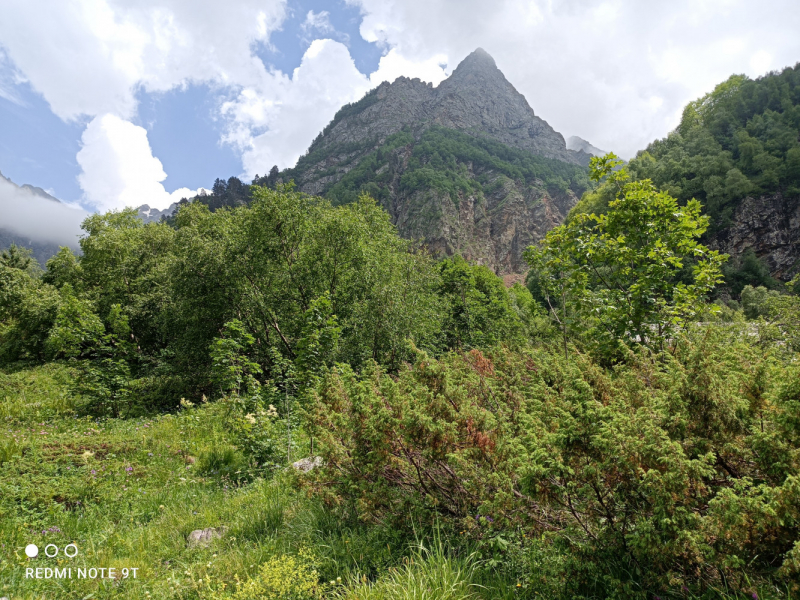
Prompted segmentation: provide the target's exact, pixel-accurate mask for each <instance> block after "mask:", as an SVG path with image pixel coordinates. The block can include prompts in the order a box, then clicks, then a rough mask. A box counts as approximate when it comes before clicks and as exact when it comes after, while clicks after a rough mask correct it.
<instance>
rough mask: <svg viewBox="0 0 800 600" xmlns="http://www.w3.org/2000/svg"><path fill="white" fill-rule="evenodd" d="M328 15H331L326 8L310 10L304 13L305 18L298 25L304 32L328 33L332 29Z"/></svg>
mask: <svg viewBox="0 0 800 600" xmlns="http://www.w3.org/2000/svg"><path fill="white" fill-rule="evenodd" d="M330 16H331V15H330V13H329V12H328V11H327V10H323V11H320V12H318V13H315V12H314V11H313V10H310V11H308V14H307V15H306V20H305V21H303V23H302V24H301V25H300V28H301V29H302V30H303V32H304V33H306V34H308V33H312V32H315V31H316V32H319V33H330V32H331V31H333V25H331V19H330Z"/></svg>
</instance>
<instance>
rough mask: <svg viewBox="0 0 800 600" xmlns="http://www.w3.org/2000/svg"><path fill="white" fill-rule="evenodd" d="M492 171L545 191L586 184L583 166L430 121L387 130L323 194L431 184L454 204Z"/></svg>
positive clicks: (343, 199)
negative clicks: (418, 129) (417, 129)
mask: <svg viewBox="0 0 800 600" xmlns="http://www.w3.org/2000/svg"><path fill="white" fill-rule="evenodd" d="M406 159H407V161H406ZM497 174H502V175H505V176H506V177H508V178H510V179H512V180H515V181H518V182H520V183H521V185H523V186H534V185H538V186H542V187H546V188H547V189H548V190H550V192H551V193H558V192H566V191H567V190H568V189H570V190H572V191H573V192H574V193H575V194H577V195H578V196H580V195H581V194H582V193H583V192H584V191H585V190H586V189H587V188H588V187H589V178H588V176H587V173H586V169H584V168H583V167H580V166H577V165H571V164H568V163H564V162H561V161H558V160H554V159H549V158H544V157H541V156H537V155H534V154H531V153H530V152H528V151H526V150H519V149H516V148H512V147H510V146H506V145H505V144H501V143H500V142H496V141H494V140H491V139H488V138H485V137H478V136H472V135H469V134H466V133H462V132H460V131H456V130H454V129H446V128H443V127H431V128H429V129H426V130H425V131H424V132H422V133H421V134H418V135H416V136H415V135H414V134H413V133H412V132H410V131H403V132H400V133H397V134H395V135H392V136H389V137H388V138H387V139H386V140H385V142H384V143H383V144H382V145H381V146H380V147H378V148H377V149H376V150H375V151H373V152H370V153H369V154H367V155H366V156H365V157H364V158H363V159H361V160H360V161H359V163H358V165H357V166H356V167H355V168H354V169H352V170H351V171H348V172H347V174H346V175H345V176H344V177H342V178H341V179H340V180H339V181H338V182H337V183H336V184H335V185H333V186H332V187H331V188H330V190H328V191H326V193H325V195H326V196H327V197H328V198H330V199H331V200H332V201H333V202H334V204H345V203H347V202H352V201H354V200H355V199H356V198H357V197H358V196H359V194H362V193H369V194H370V195H372V196H373V197H375V198H377V199H380V200H385V199H387V198H388V197H389V193H390V189H389V186H390V185H395V186H396V188H397V189H396V190H395V191H397V192H401V193H403V194H405V195H409V196H410V195H412V194H414V193H415V192H419V191H426V190H434V191H436V192H439V193H441V194H447V195H449V196H450V198H451V199H452V200H453V201H454V202H455V203H456V204H458V201H459V198H460V197H461V196H463V195H468V194H472V195H476V196H482V195H483V194H484V193H485V192H488V191H491V187H490V186H491V185H492V184H491V183H490V181H491V182H496V179H497V177H496V176H497ZM495 184H496V183H495Z"/></svg>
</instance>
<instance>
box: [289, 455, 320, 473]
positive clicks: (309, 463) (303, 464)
mask: <svg viewBox="0 0 800 600" xmlns="http://www.w3.org/2000/svg"><path fill="white" fill-rule="evenodd" d="M321 466H322V457H321V456H315V457H314V458H311V457H310V456H309V457H308V458H303V459H300V460H298V461H297V462H293V463H292V468H294V469H296V470H298V471H301V472H302V473H308V472H309V471H311V470H313V469H315V468H316V467H321Z"/></svg>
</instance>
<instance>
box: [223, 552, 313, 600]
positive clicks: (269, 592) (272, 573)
mask: <svg viewBox="0 0 800 600" xmlns="http://www.w3.org/2000/svg"><path fill="white" fill-rule="evenodd" d="M313 562H314V556H313V555H312V554H311V553H309V552H308V551H302V550H301V552H300V553H299V554H298V555H297V556H292V555H283V556H276V557H273V558H270V559H269V560H268V561H266V562H265V563H263V564H262V565H261V566H260V567H259V569H258V573H257V574H256V576H255V577H252V578H251V579H248V580H247V581H244V582H240V583H238V585H237V586H236V591H235V592H233V594H230V595H223V594H218V595H216V596H215V600H216V599H222V598H230V599H231V600H313V599H315V598H322V597H323V595H322V592H323V588H322V586H320V584H319V576H318V574H317V571H316V569H315V568H314V566H313Z"/></svg>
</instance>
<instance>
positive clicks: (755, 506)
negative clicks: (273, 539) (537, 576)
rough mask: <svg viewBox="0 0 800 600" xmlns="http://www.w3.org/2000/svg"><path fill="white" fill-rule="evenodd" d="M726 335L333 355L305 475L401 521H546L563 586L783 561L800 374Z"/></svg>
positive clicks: (790, 536)
mask: <svg viewBox="0 0 800 600" xmlns="http://www.w3.org/2000/svg"><path fill="white" fill-rule="evenodd" d="M737 335H739V334H737V333H736V332H735V331H734V330H730V331H728V330H725V329H721V328H720V329H713V328H712V329H708V330H706V331H703V332H701V333H699V334H697V335H694V334H693V335H691V336H689V337H685V338H683V339H681V341H680V343H679V344H678V346H677V347H676V348H675V349H673V350H672V351H669V352H664V353H663V354H652V353H649V352H648V351H647V350H645V349H642V350H640V352H639V354H629V356H628V360H627V363H626V364H623V365H619V366H618V367H617V368H616V369H615V370H614V371H611V372H609V371H604V370H603V369H601V368H599V367H598V366H596V365H595V364H593V363H592V362H591V360H590V359H589V358H588V357H585V356H580V355H571V356H570V357H569V359H565V358H564V357H563V356H560V355H559V354H558V353H552V352H549V351H547V350H544V349H542V350H526V351H522V352H511V351H509V350H506V349H499V350H496V351H493V352H491V353H490V354H483V353H481V352H478V351H477V350H473V351H471V352H469V353H466V354H460V355H450V356H447V357H445V358H443V359H441V360H431V359H428V358H426V357H422V358H420V359H419V360H418V362H417V363H416V364H414V365H413V366H409V367H408V368H407V369H405V370H402V371H401V372H400V373H399V374H398V376H397V377H396V378H395V377H390V376H387V375H386V374H384V373H383V372H382V371H381V369H379V368H377V367H373V368H371V369H367V370H365V371H364V372H363V373H362V374H361V375H357V374H355V373H353V372H352V371H351V370H349V369H348V368H347V367H346V366H341V367H338V368H337V369H336V370H335V371H333V372H332V373H331V374H330V375H329V376H328V377H327V378H326V379H325V380H324V382H323V383H322V385H321V387H320V389H319V392H318V395H317V397H316V399H315V402H314V404H313V406H312V407H311V409H310V416H311V421H312V422H311V424H310V429H309V431H310V432H311V433H313V435H314V436H315V437H316V438H317V439H318V441H319V447H320V451H321V455H322V457H323V459H324V461H325V466H324V467H323V468H322V469H319V470H315V471H313V472H312V473H310V474H309V475H308V476H307V477H306V479H305V485H307V486H309V487H310V489H312V490H314V491H315V492H316V493H317V494H318V495H319V496H320V497H322V498H323V499H325V500H326V501H328V502H330V503H333V504H341V503H345V504H347V505H350V506H352V507H353V508H354V510H356V511H357V512H358V514H359V515H360V517H361V518H362V519H366V520H368V521H373V522H392V523H394V524H395V526H397V527H403V525H404V524H407V523H408V522H409V521H410V520H415V521H417V522H428V523H432V522H433V521H434V520H435V519H444V520H445V521H447V522H449V523H451V524H452V527H454V528H456V527H457V528H458V529H460V530H461V531H463V532H465V535H467V536H470V537H471V538H473V539H476V540H488V539H494V538H496V537H501V536H503V535H505V532H513V531H518V532H522V533H523V534H524V535H525V536H534V537H539V536H541V535H543V534H546V535H548V536H552V537H553V538H554V539H556V540H558V541H559V544H561V545H562V547H564V548H565V549H566V551H567V553H568V554H569V556H570V557H571V559H570V560H569V561H567V562H566V563H565V566H564V568H565V569H566V571H565V573H564V577H565V580H566V581H568V582H569V585H570V586H571V587H570V588H569V590H570V591H571V593H574V594H576V595H577V594H583V593H589V592H591V593H596V594H601V595H602V594H608V595H611V596H613V597H639V596H641V595H643V594H645V593H646V592H648V591H649V592H652V593H660V592H662V591H664V590H667V589H670V587H672V588H675V587H677V588H680V586H682V585H686V586H691V587H692V588H697V589H699V588H700V587H702V586H718V585H720V582H721V581H723V580H724V581H726V582H728V584H730V581H736V580H738V581H743V580H742V579H737V577H739V575H738V574H739V573H740V572H741V571H742V570H744V571H745V572H746V573H750V575H751V576H754V575H755V574H756V573H757V572H770V571H771V572H773V573H774V572H775V569H776V568H777V567H778V566H780V565H781V564H783V565H784V566H783V569H784V571H785V572H789V571H790V570H791V569H792V568H794V567H793V566H792V564H793V562H792V561H793V560H794V559H793V558H792V557H793V556H794V555H791V554H787V553H788V552H790V551H791V550H792V547H793V545H794V543H795V540H796V532H797V529H798V527H800V513H798V511H797V506H800V504H798V500H800V498H799V497H798V496H797V491H798V487H797V476H798V473H800V446H798V438H797V436H796V434H795V433H794V432H795V429H794V428H795V424H796V419H795V418H794V416H793V415H794V414H795V413H794V411H796V405H797V400H796V394H795V387H796V386H795V387H791V388H786V387H783V386H782V385H781V383H782V382H784V381H796V378H797V377H798V376H800V373H798V372H797V369H796V367H794V366H790V367H784V366H780V363H779V362H778V361H776V360H774V359H771V358H767V359H764V357H763V349H761V348H759V347H758V346H757V345H754V344H751V343H750V341H749V339H748V337H747V335H746V334H745V336H744V337H743V338H742V337H737ZM781 390H784V391H781ZM720 578H722V579H720Z"/></svg>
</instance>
